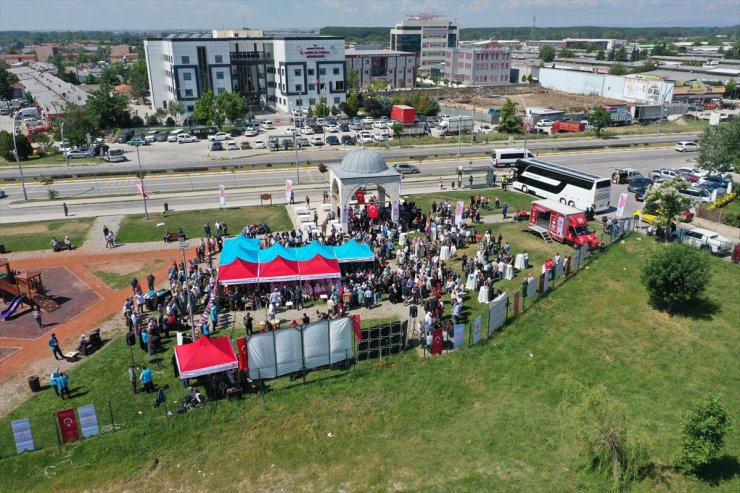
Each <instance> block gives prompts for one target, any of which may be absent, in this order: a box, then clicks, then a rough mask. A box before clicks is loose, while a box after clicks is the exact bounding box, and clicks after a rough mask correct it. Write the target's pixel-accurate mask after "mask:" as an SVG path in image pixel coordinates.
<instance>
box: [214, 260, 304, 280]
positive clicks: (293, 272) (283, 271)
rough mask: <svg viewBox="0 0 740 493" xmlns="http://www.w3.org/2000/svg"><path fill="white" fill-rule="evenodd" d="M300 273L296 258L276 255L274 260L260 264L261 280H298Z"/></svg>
mask: <svg viewBox="0 0 740 493" xmlns="http://www.w3.org/2000/svg"><path fill="white" fill-rule="evenodd" d="M298 275H299V270H298V262H297V261H294V260H285V259H284V258H283V257H275V260H273V261H272V262H266V263H262V264H260V282H280V281H296V280H298ZM219 278H220V276H219Z"/></svg>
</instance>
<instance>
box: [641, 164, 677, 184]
mask: <svg viewBox="0 0 740 493" xmlns="http://www.w3.org/2000/svg"><path fill="white" fill-rule="evenodd" d="M648 176H649V177H650V178H652V179H653V183H656V182H655V179H656V178H660V179H662V180H670V179H672V178H675V177H677V176H680V175H679V173H678V171H676V170H674V169H670V168H662V169H654V170H653V171H651V172H650V173H649V174H648Z"/></svg>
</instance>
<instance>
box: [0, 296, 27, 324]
mask: <svg viewBox="0 0 740 493" xmlns="http://www.w3.org/2000/svg"><path fill="white" fill-rule="evenodd" d="M25 299H26V295H25V294H21V295H18V296H16V297H15V299H14V300H13V301H11V302H10V306H9V307H8V308H6V309H5V310H3V311H2V312H0V320H5V319H6V318H8V317H9V316H11V315H12V314H13V313H15V311H16V310H17V309H18V307H19V306H20V304H21V303H23V301H25Z"/></svg>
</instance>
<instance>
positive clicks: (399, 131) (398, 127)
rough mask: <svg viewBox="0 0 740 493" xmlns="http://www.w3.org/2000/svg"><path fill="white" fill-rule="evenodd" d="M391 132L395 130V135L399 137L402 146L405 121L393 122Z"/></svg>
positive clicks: (399, 143)
mask: <svg viewBox="0 0 740 493" xmlns="http://www.w3.org/2000/svg"><path fill="white" fill-rule="evenodd" d="M391 132H393V136H394V137H395V138H397V139H398V145H399V147H403V146H401V136H402V135H403V123H401V122H393V124H392V125H391Z"/></svg>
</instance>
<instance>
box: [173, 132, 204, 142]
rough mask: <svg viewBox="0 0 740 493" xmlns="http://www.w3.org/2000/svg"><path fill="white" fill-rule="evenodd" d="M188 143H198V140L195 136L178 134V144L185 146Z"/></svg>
mask: <svg viewBox="0 0 740 493" xmlns="http://www.w3.org/2000/svg"><path fill="white" fill-rule="evenodd" d="M189 142H200V139H199V138H198V137H196V136H195V135H190V134H178V135H177V143H178V144H185V143H189Z"/></svg>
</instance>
